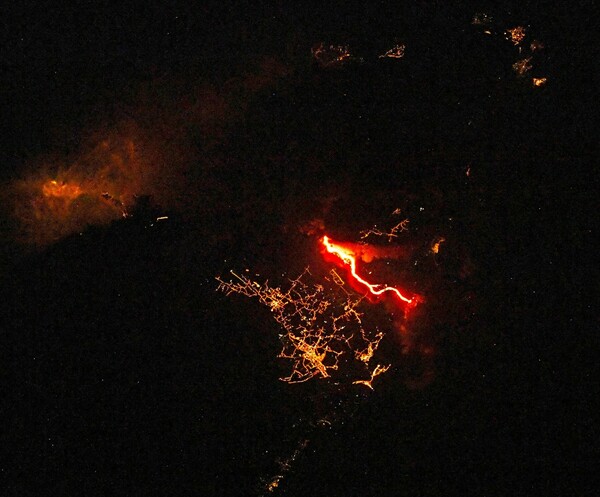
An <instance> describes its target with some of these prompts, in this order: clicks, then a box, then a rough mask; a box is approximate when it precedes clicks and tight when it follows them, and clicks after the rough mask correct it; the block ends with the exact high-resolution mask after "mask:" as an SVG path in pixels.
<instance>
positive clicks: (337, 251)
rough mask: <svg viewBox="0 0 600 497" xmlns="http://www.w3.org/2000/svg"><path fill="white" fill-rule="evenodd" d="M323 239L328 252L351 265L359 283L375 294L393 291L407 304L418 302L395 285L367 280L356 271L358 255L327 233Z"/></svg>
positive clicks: (351, 269) (353, 274)
mask: <svg viewBox="0 0 600 497" xmlns="http://www.w3.org/2000/svg"><path fill="white" fill-rule="evenodd" d="M321 241H322V243H323V246H324V247H325V249H326V250H327V252H329V253H330V254H333V255H335V256H337V257H338V258H340V259H341V260H342V262H343V263H344V264H346V265H348V266H349V267H350V272H351V273H352V276H353V277H354V279H355V280H356V281H358V282H359V283H361V284H363V285H364V286H366V287H367V288H368V289H369V291H370V292H371V293H372V294H373V295H381V294H383V293H385V292H392V293H393V294H395V295H396V296H397V297H398V298H399V299H400V300H402V301H403V302H406V303H407V304H413V305H414V304H416V303H417V299H416V298H408V297H405V296H404V295H403V294H402V292H401V291H400V290H398V289H397V288H395V287H393V286H387V285H382V284H372V283H369V282H368V281H367V280H365V279H363V278H361V277H360V276H359V275H358V274H357V272H356V257H355V256H354V254H353V253H352V252H351V251H350V250H348V249H345V248H344V247H342V246H341V245H338V244H337V243H334V242H333V241H331V239H330V238H329V237H328V236H327V235H325V236H324V237H323V239H322V240H321Z"/></svg>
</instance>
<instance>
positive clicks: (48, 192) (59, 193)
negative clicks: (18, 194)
mask: <svg viewBox="0 0 600 497" xmlns="http://www.w3.org/2000/svg"><path fill="white" fill-rule="evenodd" d="M42 193H43V194H44V196H45V197H58V198H65V199H68V200H74V199H76V198H77V197H79V196H80V195H82V194H83V191H82V190H81V188H80V187H79V186H78V185H75V184H69V183H65V182H61V183H59V182H58V181H56V180H54V179H53V180H48V181H46V182H45V183H44V184H43V186H42Z"/></svg>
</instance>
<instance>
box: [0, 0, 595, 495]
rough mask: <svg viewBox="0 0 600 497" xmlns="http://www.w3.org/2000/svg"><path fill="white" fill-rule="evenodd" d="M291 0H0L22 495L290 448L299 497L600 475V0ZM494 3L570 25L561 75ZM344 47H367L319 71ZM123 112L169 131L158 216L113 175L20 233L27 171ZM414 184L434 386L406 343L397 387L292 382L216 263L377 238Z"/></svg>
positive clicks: (138, 486) (6, 404)
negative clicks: (73, 206)
mask: <svg viewBox="0 0 600 497" xmlns="http://www.w3.org/2000/svg"><path fill="white" fill-rule="evenodd" d="M289 3H290V2H236V3H235V7H233V6H229V5H228V4H227V3H226V2H139V3H138V4H135V3H131V2H120V3H119V5H113V2H79V3H77V5H76V6H67V5H66V4H64V5H61V6H60V7H57V6H54V5H53V4H52V3H51V2H48V3H45V2H28V1H23V2H17V3H15V4H14V5H11V6H8V7H2V8H1V9H0V14H1V15H0V88H1V91H0V111H1V112H2V116H1V119H0V123H1V124H0V164H1V165H0V182H1V185H2V187H1V193H0V199H2V207H3V209H2V213H1V216H2V217H0V221H1V224H2V229H1V232H0V244H1V251H0V271H2V273H0V292H1V294H0V298H1V300H2V306H1V307H0V310H1V312H0V351H1V354H2V356H1V357H0V363H1V364H2V365H3V368H2V369H3V373H2V377H3V380H2V399H3V400H2V404H1V408H0V409H1V412H2V413H3V415H4V418H5V419H7V421H6V422H5V425H4V428H5V429H4V430H3V433H2V434H1V435H0V437H1V438H0V446H2V447H3V448H4V449H5V451H7V454H8V457H7V458H0V460H1V462H0V494H1V495H6V496H25V495H36V496H41V495H48V496H54V495H57V496H58V495H75V494H81V495H148V494H153V493H154V494H157V495H261V494H263V493H264V492H265V490H264V489H265V482H267V481H268V480H269V478H271V477H272V476H274V475H276V474H278V473H281V472H283V473H284V478H283V479H282V482H281V485H280V487H279V488H278V489H277V492H278V493H280V494H282V495H291V496H296V495H316V496H317V495H344V496H350V495H411V496H412V495H423V496H437V495H498V496H500V495H544V494H549V493H556V494H559V495H591V490H592V484H591V480H590V479H589V476H590V475H591V474H592V472H593V469H594V468H593V467H594V462H595V461H597V457H596V456H597V454H594V451H595V450H596V448H595V447H593V446H594V445H595V443H594V439H595V438H596V437H597V428H596V425H595V424H594V423H593V419H592V418H593V408H592V405H593V399H594V398H595V397H596V396H597V394H598V391H597V390H598V389H597V378H598V371H597V369H598V368H597V364H596V363H597V360H596V351H597V350H598V349H597V345H598V343H597V338H596V337H595V335H594V333H592V332H595V331H596V329H597V326H598V322H597V316H596V313H595V311H596V308H597V305H596V302H597V290H598V284H597V281H598V278H597V276H598V274H597V263H596V257H595V252H596V251H593V250H592V248H593V247H594V245H593V243H592V240H593V239H594V238H595V236H594V235H595V231H597V229H596V222H595V221H596V218H597V212H598V201H597V196H598V195H597V192H598V181H597V174H596V169H597V168H596V166H595V163H594V162H593V158H595V152H596V142H595V140H594V139H593V136H594V134H592V129H593V126H592V123H593V117H594V105H592V103H591V102H592V100H593V95H594V93H592V89H594V90H595V86H597V73H598V71H597V69H596V67H595V65H597V58H598V57H597V55H598V49H597V45H596V44H594V43H593V41H592V32H593V31H594V25H595V22H596V19H597V15H594V12H593V7H594V5H593V3H594V2H580V3H579V4H578V5H577V6H575V7H573V6H570V7H569V6H566V5H562V4H559V3H558V2H541V1H531V2H513V3H514V4H516V5H515V6H514V7H511V6H508V5H505V6H504V7H503V8H502V9H500V8H499V7H498V6H497V5H496V3H495V2H460V7H454V6H453V5H450V2H438V1H415V2H398V1H396V2H368V5H367V6H359V7H357V6H356V5H354V4H352V3H343V4H342V5H341V6H340V7H338V8H336V7H334V6H332V5H330V4H329V3H327V2H321V3H315V4H314V5H311V6H309V5H308V3H305V2H293V4H294V5H289ZM457 4H458V3H457ZM74 5H75V4H74ZM478 12H480V13H481V12H483V13H488V14H490V15H491V16H493V17H494V21H493V22H494V24H493V30H495V32H501V31H502V30H504V29H507V28H509V27H512V26H516V25H524V26H526V27H527V29H528V33H531V36H532V37H534V38H537V39H539V40H541V41H542V42H543V43H544V45H545V48H544V50H543V51H542V52H541V53H540V54H537V53H536V54H535V56H534V68H533V69H532V73H531V74H532V75H533V76H536V77H537V76H540V77H541V76H547V78H548V83H547V84H546V86H544V87H542V88H539V89H534V88H532V87H531V85H529V84H527V83H526V82H525V81H526V80H524V79H519V78H517V77H516V75H515V73H514V72H513V71H512V69H511V65H512V63H513V62H514V61H515V60H516V58H518V54H517V51H516V49H515V48H514V47H512V46H510V43H509V42H507V41H506V40H505V39H504V38H503V36H502V35H501V34H493V35H489V36H486V35H484V34H482V33H481V29H479V28H478V27H476V26H473V25H472V24H471V20H472V19H473V15H474V14H475V13H478ZM321 41H323V42H325V43H326V44H330V43H331V44H347V45H349V46H350V48H351V50H352V52H353V54H355V56H356V59H354V60H352V61H350V62H349V63H347V64H345V65H341V66H340V67H329V68H324V67H321V66H319V64H318V63H317V61H316V60H315V59H313V58H312V56H311V47H314V46H315V45H316V44H318V43H319V42H321ZM397 42H402V43H405V44H406V48H407V51H406V55H405V57H404V58H403V59H400V60H398V61H395V60H382V59H378V58H377V55H378V54H381V53H383V52H385V51H386V50H388V49H389V48H390V47H391V46H392V45H393V44H394V43H397ZM359 57H360V60H359ZM528 77H529V76H528ZM207 95H209V96H210V98H209V97H207ZM211 99H212V100H211ZM203 109H204V110H203ZM206 109H208V110H206ZM123 122H127V123H131V122H134V123H135V124H136V126H137V127H136V128H135V129H136V130H138V132H139V133H140V136H143V137H145V138H144V139H145V140H146V141H145V142H143V143H146V144H148V143H151V144H152V145H153V146H154V147H155V148H156V149H158V150H160V152H161V153H160V154H157V153H154V152H153V154H154V155H152V154H151V153H150V152H148V154H149V155H148V157H150V161H149V162H147V163H146V166H145V169H144V168H142V169H141V170H139V171H138V170H136V171H137V172H138V174H140V175H144V178H150V179H145V180H144V181H141V180H140V181H137V178H133V179H132V178H131V176H132V175H133V172H132V171H133V169H132V170H131V171H128V172H127V173H126V174H125V176H126V177H127V181H124V180H123V181H124V182H123V185H124V186H122V188H123V190H122V191H123V195H125V194H130V195H131V196H133V195H136V197H135V198H141V200H138V204H137V205H135V206H134V207H132V210H131V212H130V214H131V215H130V216H129V217H128V218H126V219H118V217H119V216H116V217H114V216H113V218H110V219H109V221H110V222H107V220H106V219H105V218H102V219H103V222H96V220H97V219H100V218H99V217H97V216H96V217H89V218H86V216H87V215H89V216H94V215H95V213H96V211H94V208H95V207H94V206H97V202H99V200H96V199H92V200H89V202H90V203H89V205H88V206H87V207H86V208H87V209H89V210H88V211H85V212H83V214H80V216H81V221H73V224H72V225H69V226H66V224H65V226H66V227H64V229H63V227H61V226H59V228H58V229H59V232H60V233H61V238H60V239H59V240H58V241H55V242H53V243H48V241H47V240H45V239H44V240H45V241H44V243H43V244H42V245H41V246H32V245H31V244H28V243H27V241H26V242H25V243H23V238H19V237H18V236H17V234H18V233H19V229H20V224H19V223H20V222H22V218H18V217H15V215H14V213H15V212H16V208H15V207H14V205H18V206H20V207H19V209H20V210H19V212H20V213H21V215H22V213H23V206H25V209H26V208H27V206H31V205H34V202H33V201H31V202H33V203H31V202H30V200H26V201H22V200H19V198H17V199H16V200H15V195H14V192H15V191H22V190H19V189H18V188H16V187H15V186H14V185H17V184H19V185H20V184H21V183H19V181H29V180H28V178H31V177H32V176H31V175H32V174H34V175H35V173H36V171H37V172H38V173H39V174H42V175H43V174H47V173H48V171H50V170H53V169H52V167H57V166H56V164H58V163H61V164H62V162H60V161H63V162H64V163H72V164H74V163H81V164H83V165H80V166H79V167H80V168H82V169H80V170H79V174H84V175H85V174H88V175H90V177H92V176H94V174H95V170H94V169H93V167H95V166H93V164H94V162H93V160H92V159H90V158H89V157H90V156H92V157H93V154H92V153H88V152H85V150H87V149H86V148H85V147H86V146H87V145H85V144H89V143H90V142H93V141H94V140H95V139H96V138H97V137H100V139H104V138H103V137H107V136H117V137H119V136H122V133H125V132H129V131H123V130H130V129H132V128H128V127H125V126H124V125H123V124H122V123H123ZM139 130H141V131H139ZM153 150H154V149H153ZM86 153H88V155H86ZM49 161H50V163H52V164H54V166H50V169H48V166H47V163H48V162H49ZM86 161H87V162H86ZM159 163H160V164H161V165H159ZM90 164H92V166H90ZM467 170H468V171H469V175H468V176H467V174H466V171H467ZM82 171H83V172H82ZM140 171H141V172H140ZM128 174H129V176H128ZM19 188H20V187H19ZM136 188H137V190H136ZM123 198H125V197H123ZM13 202H15V203H14V205H13ZM94 202H96V203H94ZM396 207H402V208H403V210H404V212H406V213H407V215H408V217H409V218H410V222H411V224H410V226H411V228H410V230H409V232H408V234H407V239H406V241H407V244H408V245H410V247H412V249H413V250H414V253H415V254H416V255H414V257H413V259H411V261H414V262H415V264H414V267H408V268H401V269H399V273H398V274H401V275H402V277H403V279H404V278H406V281H408V283H407V284H409V285H410V286H411V288H413V289H414V290H415V291H419V292H422V293H424V294H426V295H427V298H428V301H427V304H426V306H425V307H424V309H425V310H424V314H423V315H422V317H421V318H420V321H419V328H418V329H419V331H418V338H417V339H418V340H419V341H420V343H421V342H422V343H423V344H424V346H425V345H426V346H430V347H431V348H433V349H435V359H434V360H433V361H434V363H435V367H434V368H433V369H435V379H434V381H433V382H432V383H431V384H429V385H427V386H423V387H422V388H411V387H410V386H411V384H412V385H414V384H415V382H413V383H411V381H412V379H414V378H415V377H418V376H419V374H420V373H422V372H423V368H427V367H432V366H431V365H430V364H429V365H424V359H423V357H421V356H419V354H414V357H413V356H410V357H407V356H404V355H401V354H400V353H398V352H394V350H395V349H394V343H393V342H392V341H390V342H389V343H387V345H386V346H385V347H387V349H385V350H386V353H387V354H388V357H391V358H392V360H393V364H394V365H393V368H392V369H391V371H390V372H389V373H387V374H386V375H384V376H382V377H381V378H380V380H379V382H378V383H377V384H376V388H375V390H374V391H373V392H371V391H368V390H367V389H363V388H362V387H359V386H352V385H350V386H349V385H345V386H344V385H338V384H336V383H334V382H332V381H329V382H328V381H326V380H313V381H311V382H309V383H307V384H303V385H288V384H285V383H283V382H281V381H279V380H278V377H280V376H282V375H285V374H286V373H287V371H286V367H287V365H286V364H285V362H284V361H282V360H280V359H277V358H276V356H277V354H278V352H279V342H278V340H277V334H278V332H279V330H278V329H277V327H276V325H275V323H273V322H272V321H271V319H270V316H269V312H268V311H266V310H265V309H261V308H260V307H259V306H258V305H257V304H256V302H252V301H247V300H246V299H243V298H242V297H237V296H232V297H229V298H227V297H225V296H224V295H222V294H220V293H216V292H215V289H216V282H215V279H214V278H215V276H217V275H224V274H226V273H227V271H229V270H230V269H238V270H243V269H245V268H251V269H252V271H255V272H258V273H260V274H261V277H263V278H264V279H267V278H273V280H274V281H280V282H285V276H284V275H286V276H289V277H292V276H293V275H296V274H298V272H299V271H301V270H302V269H303V268H304V267H305V266H306V265H311V267H313V268H316V270H317V271H318V270H319V268H321V269H323V267H324V266H323V265H324V263H323V261H322V260H321V259H320V258H319V256H318V254H317V248H316V241H315V239H314V238H313V237H307V236H306V235H305V234H303V232H302V230H301V227H302V226H303V225H305V224H306V223H307V222H309V221H311V220H313V219H315V218H321V219H323V221H324V223H325V225H326V226H327V229H328V230H330V231H331V232H332V234H333V235H334V236H336V237H338V238H340V239H346V240H352V241H356V240H357V237H358V233H359V231H360V230H363V229H365V228H367V227H370V226H372V225H373V224H376V223H382V222H384V221H385V219H386V217H388V216H389V214H390V212H391V211H392V210H393V209H395V208H396ZM32 208H33V207H32ZM82 209H83V208H82ZM103 212H104V211H103ZM162 215H168V216H169V219H168V221H165V222H162V223H159V222H156V218H157V216H162ZM33 217H35V216H33ZM38 221H39V220H38ZM42 224H44V223H43V222H41V223H38V224H35V222H33V224H32V226H34V227H36V228H35V229H42ZM70 226H73V228H71V227H70ZM435 236H444V237H445V238H446V240H447V243H446V245H445V246H442V247H443V251H442V252H441V253H440V259H439V264H437V263H436V264H432V263H427V262H422V261H425V256H424V254H425V252H423V250H424V247H425V248H426V247H427V244H428V243H429V242H430V240H431V239H432V238H433V237H435ZM417 262H418V264H416V263H417ZM278 278H279V280H277V279H278ZM396 278H398V275H396ZM323 419H327V420H328V422H327V423H324V422H321V421H320V420H323ZM303 440H308V442H307V444H306V447H304V448H303V449H302V450H301V451H299V453H298V455H297V457H296V460H294V461H293V464H292V465H291V467H290V469H289V470H283V469H282V467H281V466H280V465H278V462H277V461H278V460H284V459H285V458H287V457H289V456H290V455H291V454H293V453H294V450H295V449H297V448H298V447H299V446H301V445H302V441H303Z"/></svg>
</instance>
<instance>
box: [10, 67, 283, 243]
mask: <svg viewBox="0 0 600 497" xmlns="http://www.w3.org/2000/svg"><path fill="white" fill-rule="evenodd" d="M288 72H289V71H288V68H287V67H286V66H284V65H283V64H280V63H278V62H277V61H276V60H271V59H265V60H263V61H262V62H259V63H258V64H257V65H256V67H255V68H254V69H253V70H250V71H248V72H246V73H244V74H241V75H240V76H238V77H236V78H232V79H231V80H230V81H228V82H227V83H225V84H224V85H223V86H222V87H221V88H218V87H216V86H214V85H210V84H207V83H204V82H199V83H196V84H195V83H190V82H173V81H164V80H161V79H157V80H156V81H152V82H148V83H145V84H144V85H142V86H141V87H140V88H139V89H138V93H137V95H136V97H135V101H134V102H133V103H129V104H127V105H125V104H124V105H122V106H120V107H119V110H118V111H116V110H115V111H114V115H112V116H110V117H109V118H106V119H105V120H104V121H103V122H102V121H99V122H100V123H101V124H99V125H97V126H95V129H94V131H93V132H92V133H89V134H87V135H82V136H81V138H80V140H79V143H80V145H79V148H78V149H76V150H73V151H71V152H70V153H68V154H66V155H60V154H51V153H49V154H48V156H47V157H40V158H38V159H35V160H34V161H32V162H30V163H29V164H26V166H27V167H28V169H29V170H30V171H31V172H30V174H25V175H23V176H22V177H21V178H20V179H18V180H15V181H13V182H12V183H10V184H9V185H8V186H7V187H4V188H3V190H2V191H1V192H0V193H1V195H2V204H3V205H2V207H3V208H4V209H5V210H6V211H8V212H5V214H8V215H10V216H12V217H13V218H14V219H15V220H16V221H17V223H16V225H17V227H16V228H15V233H14V237H15V238H17V239H18V240H19V241H21V242H23V243H26V244H30V245H38V246H44V245H48V244H50V243H53V242H55V241H57V240H59V239H60V238H62V237H64V236H67V235H69V234H73V233H77V232H81V231H83V230H84V229H85V228H86V226H88V225H95V224H104V223H108V222H110V221H112V220H115V219H119V218H120V217H122V216H124V215H126V214H127V213H128V212H129V210H130V209H131V207H132V206H133V204H135V201H136V200H135V199H136V198H137V197H140V196H148V197H151V199H152V202H153V204H154V205H155V206H159V207H162V208H165V209H173V210H178V211H180V212H190V213H193V214H194V215H195V216H197V215H202V212H204V211H203V209H207V207H206V205H205V204H207V203H209V202H207V200H206V199H207V195H208V193H210V194H211V195H216V194H215V193H214V189H215V184H216V183H217V181H216V180H214V176H211V173H212V171H213V170H214V169H215V168H218V167H221V166H223V165H224V164H227V163H228V160H227V158H226V157H225V158H224V157H222V154H223V153H224V152H223V146H222V145H226V143H227V140H228V133H229V130H230V129H231V128H232V126H231V125H232V124H234V123H235V122H236V121H237V120H239V119H240V118H241V117H242V116H243V114H244V113H245V112H246V111H247V109H248V103H249V102H250V101H251V99H252V98H253V95H254V94H255V93H256V92H258V91H260V90H262V89H263V88H265V87H267V86H269V85H271V84H274V83H275V81H276V80H277V79H278V78H281V77H285V76H286V75H287V74H288ZM215 145H219V147H215ZM223 167H225V166H223ZM207 192H208V193H207Z"/></svg>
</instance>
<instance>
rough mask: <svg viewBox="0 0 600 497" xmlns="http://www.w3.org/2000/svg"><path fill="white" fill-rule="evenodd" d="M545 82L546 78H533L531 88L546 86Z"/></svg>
mask: <svg viewBox="0 0 600 497" xmlns="http://www.w3.org/2000/svg"><path fill="white" fill-rule="evenodd" d="M546 81H547V78H533V79H532V83H533V86H535V87H539V86H544V85H545V84H546Z"/></svg>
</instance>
